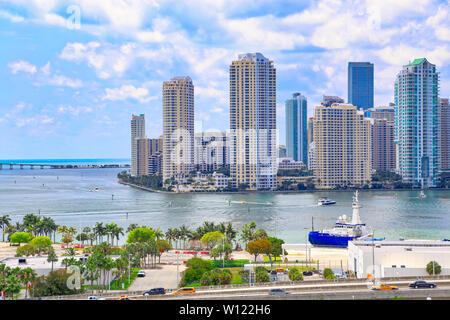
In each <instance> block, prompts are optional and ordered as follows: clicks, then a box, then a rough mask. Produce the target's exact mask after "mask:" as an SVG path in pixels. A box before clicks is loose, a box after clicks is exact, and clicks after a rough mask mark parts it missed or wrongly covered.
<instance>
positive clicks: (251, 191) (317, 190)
mask: <svg viewBox="0 0 450 320" xmlns="http://www.w3.org/2000/svg"><path fill="white" fill-rule="evenodd" d="M118 183H120V184H123V185H127V186H130V187H133V188H137V189H141V190H144V191H149V192H155V193H165V194H196V193H199V194H208V193H211V194H243V193H244V194H246V193H248V194H257V193H258V194H259V193H274V194H278V193H281V194H282V193H294V194H296V193H315V192H353V191H356V190H358V191H359V192H365V191H383V192H386V191H391V192H392V191H395V192H398V191H420V190H422V189H420V188H408V189H387V188H383V189H357V188H351V189H350V188H349V189H344V190H334V189H315V190H278V191H256V190H244V191H189V192H173V191H162V190H154V189H151V188H149V187H144V186H140V185H137V184H133V183H129V182H125V181H122V180H120V179H119V180H118ZM425 191H450V189H449V188H432V189H425Z"/></svg>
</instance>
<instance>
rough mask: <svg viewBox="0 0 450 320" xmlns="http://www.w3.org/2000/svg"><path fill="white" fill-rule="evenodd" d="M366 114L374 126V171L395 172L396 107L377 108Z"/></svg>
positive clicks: (367, 111) (369, 110)
mask: <svg viewBox="0 0 450 320" xmlns="http://www.w3.org/2000/svg"><path fill="white" fill-rule="evenodd" d="M364 113H365V116H366V117H369V118H370V119H371V124H372V169H374V170H382V171H394V170H395V145H394V107H375V108H370V109H368V110H366V111H365V112H364Z"/></svg>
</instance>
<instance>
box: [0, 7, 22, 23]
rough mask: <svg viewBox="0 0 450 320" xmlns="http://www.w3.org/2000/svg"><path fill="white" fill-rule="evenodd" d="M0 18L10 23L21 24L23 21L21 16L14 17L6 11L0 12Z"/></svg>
mask: <svg viewBox="0 0 450 320" xmlns="http://www.w3.org/2000/svg"><path fill="white" fill-rule="evenodd" d="M0 18H6V19H8V20H10V21H12V22H22V21H24V20H25V19H24V18H23V17H21V16H17V15H14V14H11V13H9V12H7V11H3V10H0Z"/></svg>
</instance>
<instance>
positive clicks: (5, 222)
mask: <svg viewBox="0 0 450 320" xmlns="http://www.w3.org/2000/svg"><path fill="white" fill-rule="evenodd" d="M10 225H11V218H10V217H9V214H6V215H3V216H1V217H0V228H2V237H3V238H2V239H3V240H2V241H3V242H5V231H6V227H8V226H10Z"/></svg>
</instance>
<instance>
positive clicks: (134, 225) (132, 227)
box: [127, 223, 139, 232]
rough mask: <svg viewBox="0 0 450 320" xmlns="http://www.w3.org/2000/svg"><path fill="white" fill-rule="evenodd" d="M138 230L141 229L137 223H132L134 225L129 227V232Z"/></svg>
mask: <svg viewBox="0 0 450 320" xmlns="http://www.w3.org/2000/svg"><path fill="white" fill-rule="evenodd" d="M137 228H139V226H138V225H137V224H136V223H132V224H130V225H129V226H128V228H127V232H131V231H133V230H134V229H137Z"/></svg>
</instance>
